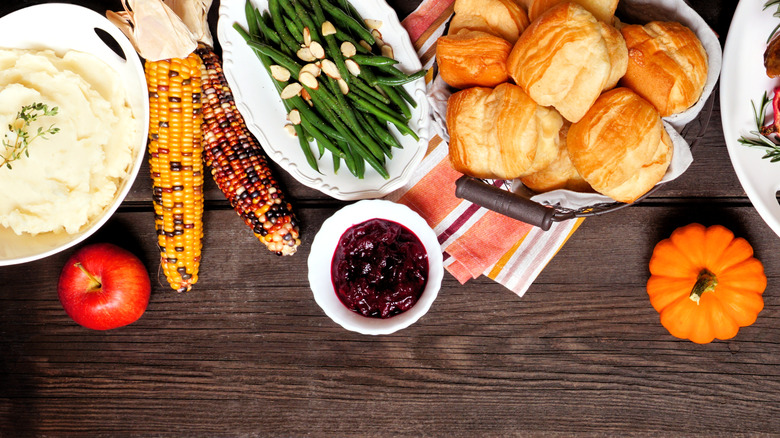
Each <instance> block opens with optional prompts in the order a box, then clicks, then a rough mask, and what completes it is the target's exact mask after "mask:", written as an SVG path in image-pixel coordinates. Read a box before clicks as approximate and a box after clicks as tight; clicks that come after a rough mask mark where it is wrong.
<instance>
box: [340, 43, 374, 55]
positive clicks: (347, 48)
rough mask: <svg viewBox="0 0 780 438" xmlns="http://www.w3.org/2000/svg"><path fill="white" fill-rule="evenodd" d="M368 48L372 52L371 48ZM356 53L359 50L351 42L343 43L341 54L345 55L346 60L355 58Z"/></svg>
mask: <svg viewBox="0 0 780 438" xmlns="http://www.w3.org/2000/svg"><path fill="white" fill-rule="evenodd" d="M361 42H362V40H361ZM366 44H368V43H366ZM368 47H369V50H371V49H370V47H371V46H368ZM356 53H357V49H356V48H355V45H354V44H352V43H350V42H349V41H344V42H343V43H341V54H342V55H344V57H345V58H351V57H353V56H355V54H356Z"/></svg>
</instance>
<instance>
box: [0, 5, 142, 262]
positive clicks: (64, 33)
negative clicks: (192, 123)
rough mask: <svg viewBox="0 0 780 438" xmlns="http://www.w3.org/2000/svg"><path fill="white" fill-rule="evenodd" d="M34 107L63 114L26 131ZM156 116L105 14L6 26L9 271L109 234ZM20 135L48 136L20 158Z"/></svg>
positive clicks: (0, 76) (64, 9)
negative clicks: (107, 39)
mask: <svg viewBox="0 0 780 438" xmlns="http://www.w3.org/2000/svg"><path fill="white" fill-rule="evenodd" d="M30 29H35V31H32V32H31V31H30ZM96 29H100V30H101V31H102V32H103V33H104V35H110V36H111V37H112V38H113V39H114V41H115V42H116V46H118V48H119V50H120V51H121V52H122V56H120V54H118V53H117V52H114V50H113V49H112V48H111V47H109V46H108V45H107V44H106V43H104V42H103V40H102V39H101V38H100V37H99V36H98V34H97V32H96ZM35 104H43V105H45V108H47V109H49V110H51V109H53V108H57V111H56V114H53V115H42V114H41V113H42V111H38V114H41V115H40V116H39V117H38V118H37V119H36V120H34V121H32V122H30V123H29V124H25V123H24V121H23V120H20V118H19V113H20V111H22V110H23V109H24V108H28V109H29V107H30V105H35ZM28 113H31V111H28ZM148 114H149V107H148V100H147V92H146V82H145V79H144V73H143V68H142V66H141V63H140V61H139V59H138V57H137V56H136V55H135V50H134V49H133V46H132V44H131V43H130V42H129V41H128V40H127V38H126V37H125V36H124V35H123V34H122V33H121V32H120V31H119V30H118V29H117V28H116V27H115V26H114V25H113V24H111V23H110V22H109V21H108V20H107V19H105V18H104V17H103V16H101V15H100V14H98V13H96V12H93V11H91V10H89V9H86V8H83V7H80V6H75V5H67V4H43V5H37V6H32V7H28V8H25V9H21V10H19V11H16V12H14V13H11V14H9V15H6V16H4V17H2V18H0V140H1V141H2V143H0V163H3V165H2V166H0V265H11V264H18V263H25V262H29V261H32V260H36V259H40V258H43V257H47V256H49V255H52V254H55V253H57V252H59V251H62V250H64V249H66V248H69V247H71V246H73V245H75V244H77V243H79V242H81V241H83V240H84V239H86V238H87V237H88V236H90V235H91V234H92V233H94V232H95V231H97V230H98V229H99V228H100V227H101V226H102V225H103V224H105V222H106V221H107V220H108V219H109V218H110V217H111V216H112V215H113V213H114V212H115V211H116V209H117V208H118V207H119V205H120V204H121V202H122V201H123V199H124V198H125V196H126V195H127V192H128V191H129V190H130V187H131V185H132V183H133V181H134V180H135V177H136V176H137V174H138V171H139V169H140V167H141V164H142V162H143V160H144V152H145V145H146V137H147V133H148V127H147V123H148ZM52 128H56V129H52ZM16 129H22V130H24V131H25V132H27V134H28V135H29V138H30V139H32V138H33V137H35V134H36V133H37V132H38V130H39V129H40V130H41V131H42V132H43V133H45V134H46V133H48V134H46V135H44V136H41V137H38V138H34V139H32V140H31V141H29V144H28V145H27V146H26V150H25V151H24V153H21V154H20V153H19V152H20V149H19V145H20V144H21V143H20V142H19V139H18V132H17V131H16ZM55 131H56V132H55ZM14 153H15V154H16V156H15V157H14V156H13V154H14Z"/></svg>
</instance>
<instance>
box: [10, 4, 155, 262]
mask: <svg viewBox="0 0 780 438" xmlns="http://www.w3.org/2000/svg"><path fill="white" fill-rule="evenodd" d="M96 29H99V30H101V31H103V32H105V33H106V34H108V35H110V36H111V37H112V38H113V39H114V41H115V42H116V43H117V45H118V47H119V49H120V50H121V51H122V53H123V54H124V57H122V56H119V55H118V54H117V53H116V52H114V51H113V50H112V49H111V48H110V47H109V46H108V45H107V44H106V43H104V42H103V40H102V39H101V38H100V37H99V36H98V34H97V33H96ZM0 47H2V48H16V49H51V50H54V51H55V52H56V53H58V54H62V53H64V52H65V51H68V50H77V51H81V52H85V53H89V54H92V55H95V56H97V57H98V58H100V59H101V60H103V61H104V62H105V63H106V64H108V65H109V66H110V67H112V68H113V69H114V70H115V71H116V72H117V74H118V75H119V76H120V77H121V80H122V83H123V84H124V86H125V89H126V90H127V96H128V102H129V104H130V106H131V108H132V111H133V114H134V115H135V117H136V123H138V129H137V133H138V134H137V135H138V138H136V139H134V141H135V142H136V143H137V144H138V147H137V148H136V156H135V158H134V161H133V167H132V169H131V170H130V173H129V176H128V178H126V179H125V181H124V182H123V184H122V186H121V187H120V188H119V190H118V191H117V193H116V195H115V198H114V201H113V202H112V203H111V205H110V207H108V208H106V210H105V211H103V213H102V214H101V215H100V216H97V217H95V218H94V219H92V220H91V221H90V223H89V224H87V225H86V226H85V227H84V228H83V229H82V231H80V232H79V233H77V234H67V233H64V232H62V233H43V234H38V235H35V236H33V235H17V234H15V233H14V232H13V231H12V230H10V229H7V228H5V227H2V226H0V266H3V265H13V264H19V263H25V262H30V261H33V260H37V259H41V258H44V257H47V256H50V255H52V254H55V253H57V252H60V251H62V250H64V249H67V248H70V247H72V246H73V245H76V244H78V243H79V242H82V241H83V240H84V239H86V238H87V237H89V236H90V235H92V234H93V233H94V232H95V231H97V230H98V229H99V228H100V227H101V226H103V224H105V223H106V221H108V219H109V218H110V217H111V216H112V215H113V214H114V212H115V211H116V209H117V208H118V207H119V205H120V204H121V203H122V201H123V200H124V198H125V196H127V193H128V192H129V191H130V187H131V186H132V185H133V181H134V180H135V178H136V176H137V175H138V171H139V170H140V168H141V164H142V163H143V160H144V158H145V156H144V152H145V151H146V137H147V134H148V119H149V101H148V92H147V90H146V79H145V77H144V70H143V66H142V65H141V63H140V60H139V58H138V56H137V54H136V52H135V49H134V48H133V45H132V44H131V43H130V41H129V40H128V39H127V38H126V37H125V36H124V35H123V34H122V32H121V31H120V30H119V29H118V28H117V27H116V26H114V25H113V24H111V22H110V21H108V20H107V19H106V18H105V17H103V16H102V15H100V14H98V13H97V12H95V11H92V10H90V9H87V8H85V7H83V6H77V5H71V4H64V3H49V4H41V5H35V6H30V7H27V8H24V9H20V10H18V11H15V12H12V13H10V14H8V15H5V16H3V17H0Z"/></svg>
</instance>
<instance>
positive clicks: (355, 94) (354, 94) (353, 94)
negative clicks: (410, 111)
mask: <svg viewBox="0 0 780 438" xmlns="http://www.w3.org/2000/svg"><path fill="white" fill-rule="evenodd" d="M347 98H349V99H350V100H355V99H363V100H365V101H367V102H368V103H370V104H371V105H374V106H375V107H377V108H379V109H381V110H382V111H384V112H386V113H389V114H393V115H397V116H399V117H401V118H404V119H405V118H406V117H405V116H403V115H400V114H398V112H397V111H396V110H394V109H393V108H390V107H389V106H387V105H385V104H384V103H382V102H380V101H378V100H375V99H374V98H373V97H371V96H369V95H368V94H363V93H362V91H360V90H359V89H357V88H356V89H353V90H351V91H350V92H349V93H347Z"/></svg>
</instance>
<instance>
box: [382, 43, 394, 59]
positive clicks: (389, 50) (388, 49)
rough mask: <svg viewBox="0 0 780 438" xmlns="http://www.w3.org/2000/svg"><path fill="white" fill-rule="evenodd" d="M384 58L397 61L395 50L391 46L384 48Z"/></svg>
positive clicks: (387, 45)
mask: <svg viewBox="0 0 780 438" xmlns="http://www.w3.org/2000/svg"><path fill="white" fill-rule="evenodd" d="M382 56H384V57H387V58H393V59H395V56H394V55H393V48H392V47H391V46H390V45H389V44H385V45H384V46H382Z"/></svg>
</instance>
